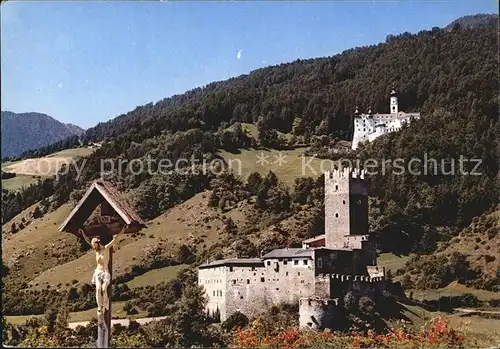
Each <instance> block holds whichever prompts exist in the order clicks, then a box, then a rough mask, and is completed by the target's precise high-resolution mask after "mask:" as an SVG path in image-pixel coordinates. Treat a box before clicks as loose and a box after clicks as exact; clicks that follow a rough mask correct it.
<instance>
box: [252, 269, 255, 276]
mask: <svg viewBox="0 0 500 349" xmlns="http://www.w3.org/2000/svg"><path fill="white" fill-rule="evenodd" d="M252 271H255V267H252ZM253 275H255V273H254V274H253Z"/></svg>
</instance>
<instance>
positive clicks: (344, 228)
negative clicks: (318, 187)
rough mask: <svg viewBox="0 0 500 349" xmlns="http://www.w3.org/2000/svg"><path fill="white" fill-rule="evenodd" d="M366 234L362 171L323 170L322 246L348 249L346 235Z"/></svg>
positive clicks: (366, 202) (364, 191)
mask: <svg viewBox="0 0 500 349" xmlns="http://www.w3.org/2000/svg"><path fill="white" fill-rule="evenodd" d="M366 234H368V190H367V186H366V182H365V180H364V171H363V170H359V169H350V168H342V169H339V170H332V171H331V172H325V247H326V248H330V249H336V250H338V249H349V244H348V239H349V238H347V236H352V235H366Z"/></svg>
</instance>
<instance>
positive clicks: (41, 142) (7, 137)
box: [1, 110, 85, 158]
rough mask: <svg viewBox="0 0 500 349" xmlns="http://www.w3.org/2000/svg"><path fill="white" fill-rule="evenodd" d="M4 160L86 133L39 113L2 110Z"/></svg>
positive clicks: (74, 126) (77, 127)
mask: <svg viewBox="0 0 500 349" xmlns="http://www.w3.org/2000/svg"><path fill="white" fill-rule="evenodd" d="M1 115H2V117H1V127H2V158H5V157H11V156H16V155H19V154H21V153H23V152H24V151H27V150H31V149H37V148H41V147H44V146H47V145H49V144H52V143H55V142H57V141H60V140H63V139H66V138H68V137H71V136H74V135H81V134H83V133H84V132H85V130H84V129H82V128H81V127H79V126H76V125H74V124H70V123H68V124H66V123H62V122H60V121H58V120H56V119H55V118H53V117H52V116H50V115H47V114H44V113H38V112H26V113H15V112H12V111H7V110H2V113H1Z"/></svg>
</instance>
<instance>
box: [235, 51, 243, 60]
mask: <svg viewBox="0 0 500 349" xmlns="http://www.w3.org/2000/svg"><path fill="white" fill-rule="evenodd" d="M242 52H243V49H241V50H239V51H238V54H237V55H236V58H238V59H241V53H242Z"/></svg>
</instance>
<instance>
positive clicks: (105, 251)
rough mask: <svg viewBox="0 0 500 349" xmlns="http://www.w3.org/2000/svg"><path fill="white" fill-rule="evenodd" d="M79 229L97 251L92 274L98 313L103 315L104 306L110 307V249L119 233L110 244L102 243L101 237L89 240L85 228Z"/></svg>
mask: <svg viewBox="0 0 500 349" xmlns="http://www.w3.org/2000/svg"><path fill="white" fill-rule="evenodd" d="M124 230H125V228H123V229H122V230H121V231H120V232H119V233H118V234H117V235H119V234H121V233H122V232H123V231H124ZM78 231H79V233H80V234H81V236H82V237H83V238H84V239H85V241H86V242H87V243H88V244H89V245H90V247H92V248H93V249H94V251H95V259H96V262H97V266H96V268H95V270H94V275H92V285H95V287H96V301H97V314H98V315H101V313H102V312H103V308H105V309H108V304H109V303H108V299H109V298H108V286H109V284H110V282H111V274H110V273H109V270H108V262H109V251H110V249H111V247H113V245H114V243H115V241H116V237H117V235H116V236H114V237H113V240H111V241H110V242H109V243H108V244H106V245H102V244H101V240H100V239H99V238H92V240H89V238H88V236H87V234H85V232H84V231H83V229H79V230H78ZM108 310H109V309H108Z"/></svg>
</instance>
